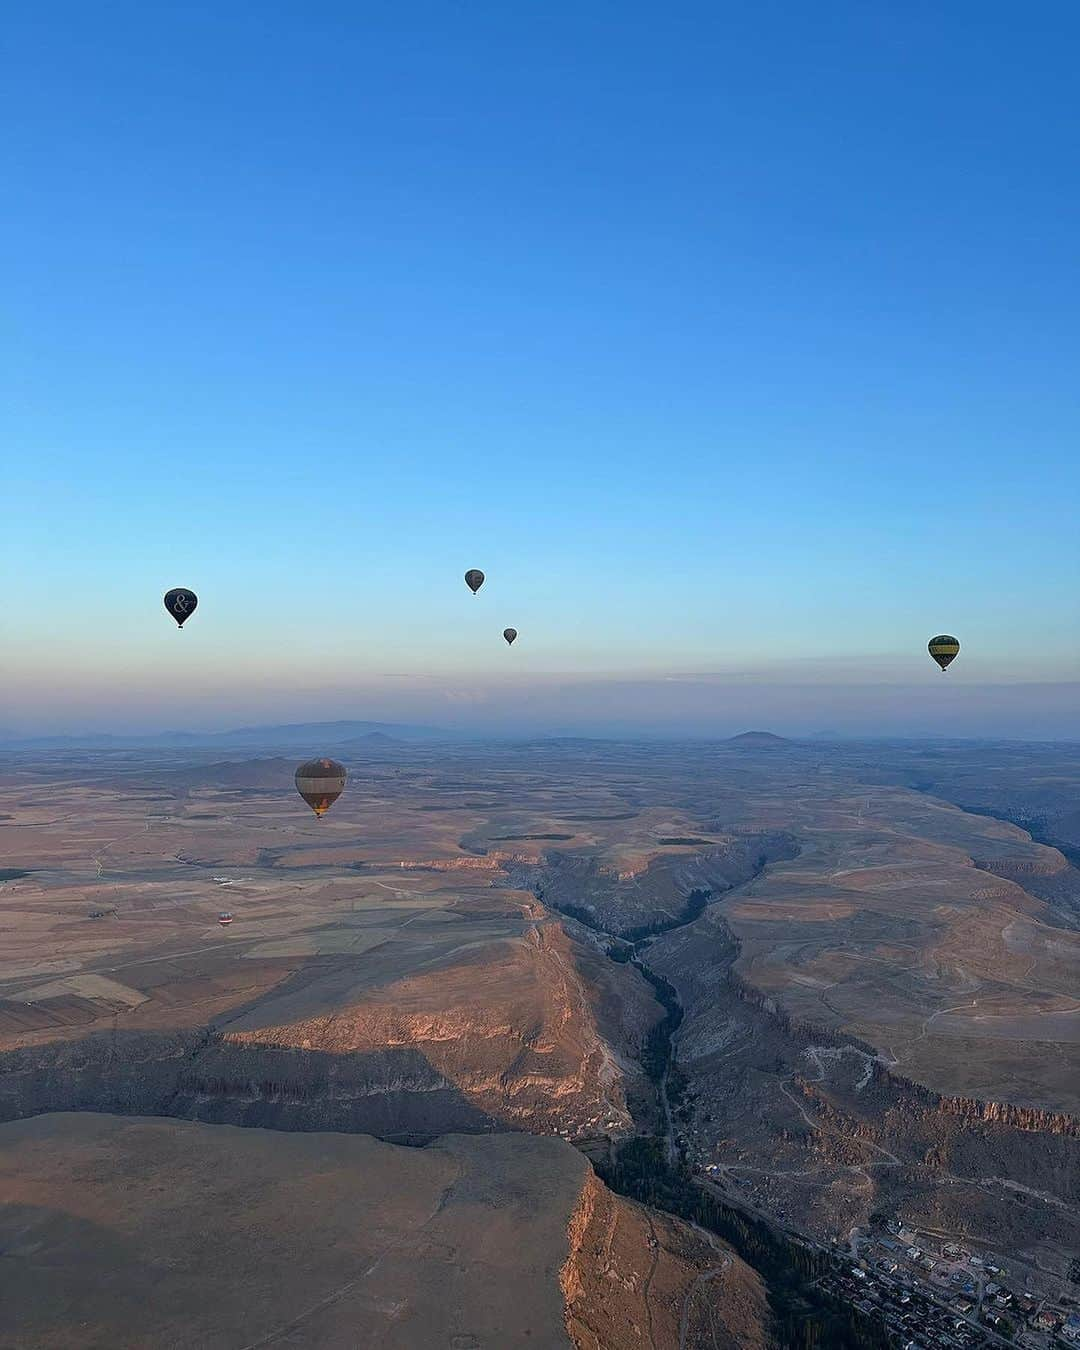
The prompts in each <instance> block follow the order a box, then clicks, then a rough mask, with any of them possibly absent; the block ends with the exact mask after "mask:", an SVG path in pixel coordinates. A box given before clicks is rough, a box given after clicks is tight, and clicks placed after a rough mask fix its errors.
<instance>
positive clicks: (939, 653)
mask: <svg viewBox="0 0 1080 1350" xmlns="http://www.w3.org/2000/svg"><path fill="white" fill-rule="evenodd" d="M926 648H927V651H929V653H930V655H931V656H932V657H933V658H934V660H935V661H936V662H937V663H938V665H939V666H940V667H941V673H942V674H943V675H944V674H945V671H946V670H947V669H948V667H949V666H950V665H951V664H952V662H953V661H955V660H956V657H957V654H958V652H959V651H960V644H959V642H957V640H956V638H954V637H950V636H949V635H948V633H939V634H938V636H937V637H932V638H931V639H930V641H929V642H928V643H927V644H926Z"/></svg>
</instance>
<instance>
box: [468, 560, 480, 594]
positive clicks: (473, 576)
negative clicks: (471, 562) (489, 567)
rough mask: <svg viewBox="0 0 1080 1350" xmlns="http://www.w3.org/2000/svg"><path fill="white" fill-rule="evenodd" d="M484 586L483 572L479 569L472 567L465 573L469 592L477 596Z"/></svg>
mask: <svg viewBox="0 0 1080 1350" xmlns="http://www.w3.org/2000/svg"><path fill="white" fill-rule="evenodd" d="M483 584H484V574H483V572H481V571H480V569H479V567H470V568H469V570H468V571H467V572H466V573H465V585H466V586H468V588H469V590H470V591H472V593H473V595H475V594H476V592H477V591H478V590H479V589H480V587H481V586H482V585H483Z"/></svg>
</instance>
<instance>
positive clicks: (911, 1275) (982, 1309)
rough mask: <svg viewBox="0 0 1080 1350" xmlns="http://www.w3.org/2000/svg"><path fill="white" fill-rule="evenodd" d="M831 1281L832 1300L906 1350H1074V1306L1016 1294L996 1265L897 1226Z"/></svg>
mask: <svg viewBox="0 0 1080 1350" xmlns="http://www.w3.org/2000/svg"><path fill="white" fill-rule="evenodd" d="M929 1248H932V1250H928V1249H929ZM832 1278H833V1281H834V1283H835V1284H836V1292H838V1293H840V1294H842V1296H844V1297H847V1298H849V1299H850V1300H851V1301H852V1302H854V1303H855V1305H856V1307H859V1308H860V1309H862V1311H864V1312H869V1313H873V1314H875V1315H876V1316H877V1317H879V1318H881V1319H882V1320H883V1321H884V1322H885V1324H886V1326H887V1327H888V1328H889V1329H890V1330H891V1331H892V1332H893V1333H894V1335H896V1337H897V1339H898V1343H900V1344H902V1345H904V1346H906V1347H907V1350H934V1348H935V1347H940V1348H941V1350H952V1347H965V1348H967V1347H981V1346H989V1345H1000V1344H1001V1342H1002V1340H1004V1341H1007V1342H1008V1343H1010V1344H1014V1345H1018V1346H1022V1347H1025V1350H1055V1348H1056V1347H1058V1346H1070V1345H1074V1344H1075V1345H1078V1346H1080V1301H1077V1302H1076V1303H1072V1304H1069V1303H1068V1301H1065V1302H1063V1303H1056V1302H1054V1301H1052V1300H1048V1299H1044V1298H1041V1297H1038V1296H1036V1295H1034V1294H1031V1293H1028V1292H1025V1291H1019V1292H1017V1291H1014V1290H1012V1289H1010V1288H1009V1286H1008V1283H1007V1278H1008V1272H1007V1270H1006V1269H1005V1268H1004V1267H1003V1266H1002V1265H1001V1264H1000V1262H996V1261H995V1260H994V1259H993V1258H991V1257H989V1256H979V1255H977V1254H974V1253H971V1252H968V1251H966V1250H965V1249H964V1248H963V1247H961V1246H959V1244H957V1243H952V1242H947V1243H944V1244H941V1245H939V1244H938V1242H937V1240H936V1239H934V1238H930V1237H920V1236H919V1235H917V1234H916V1233H915V1232H914V1231H913V1230H911V1229H908V1228H905V1227H904V1225H903V1223H902V1222H901V1221H900V1220H899V1219H893V1220H890V1221H889V1222H888V1223H887V1224H886V1225H885V1227H884V1229H875V1230H873V1231H872V1232H871V1234H870V1236H869V1238H868V1239H865V1240H864V1242H863V1244H862V1246H861V1247H860V1249H859V1260H858V1263H857V1264H856V1265H854V1266H851V1267H850V1268H849V1269H847V1270H844V1271H841V1272H839V1273H838V1274H837V1275H835V1276H833V1277H832ZM909 1333H910V1339H905V1338H907V1337H908V1335H909Z"/></svg>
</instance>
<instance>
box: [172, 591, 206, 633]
mask: <svg viewBox="0 0 1080 1350" xmlns="http://www.w3.org/2000/svg"><path fill="white" fill-rule="evenodd" d="M198 603H199V597H198V596H197V595H196V594H195V592H194V591H189V590H188V588H187V587H186V586H175V587H174V588H173V589H172V590H171V591H166V592H165V608H166V609H167V610H168V611H169V613H170V614H171V615H172V616H173V618H174V619H175V620H176V622H177V623H178V624H179V625H180V627H181V628H183V626H184V620H185V619H190V618H191V616H192V615H193V614H194V613H195V606H196V605H197V604H198Z"/></svg>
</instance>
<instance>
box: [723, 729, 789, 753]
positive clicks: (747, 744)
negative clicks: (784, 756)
mask: <svg viewBox="0 0 1080 1350" xmlns="http://www.w3.org/2000/svg"><path fill="white" fill-rule="evenodd" d="M724 744H725V745H737V746H740V747H742V748H744V749H746V750H753V749H754V748H760V749H762V750H768V749H778V748H779V747H780V746H782V745H794V744H795V742H794V741H789V740H788V738H787V737H786V736H777V735H775V734H774V733H773V732H771V731H744V732H743V733H742V735H741V736H731V737H729V739H728V740H726V741H725V742H724Z"/></svg>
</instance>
